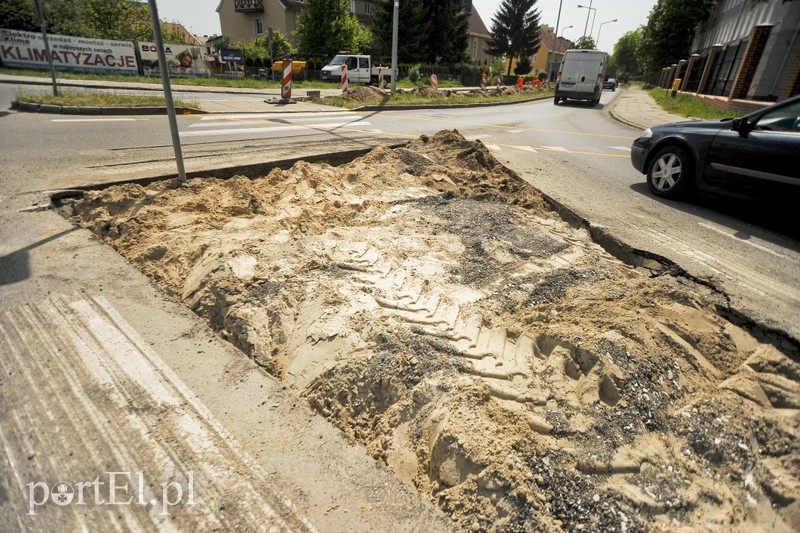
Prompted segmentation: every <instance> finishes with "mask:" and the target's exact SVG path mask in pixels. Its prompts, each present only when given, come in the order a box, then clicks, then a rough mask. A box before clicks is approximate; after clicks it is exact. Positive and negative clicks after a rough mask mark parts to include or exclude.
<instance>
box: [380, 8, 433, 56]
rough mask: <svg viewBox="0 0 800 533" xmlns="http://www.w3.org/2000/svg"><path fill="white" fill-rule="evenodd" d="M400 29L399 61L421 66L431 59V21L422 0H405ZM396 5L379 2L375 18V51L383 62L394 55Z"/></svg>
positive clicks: (399, 22) (398, 43)
mask: <svg viewBox="0 0 800 533" xmlns="http://www.w3.org/2000/svg"><path fill="white" fill-rule="evenodd" d="M399 15H400V17H399V21H398V28H397V61H398V62H400V63H421V62H423V61H425V60H426V59H427V58H428V35H429V33H430V21H429V19H428V10H427V7H426V5H425V2H424V1H423V0H403V1H402V2H400V13H399ZM393 16H394V2H392V1H391V0H388V1H384V2H379V3H378V5H377V7H376V9H375V16H374V17H373V18H372V33H373V45H372V46H373V51H374V54H375V55H376V56H378V57H380V58H389V57H390V56H391V53H392V24H393Z"/></svg>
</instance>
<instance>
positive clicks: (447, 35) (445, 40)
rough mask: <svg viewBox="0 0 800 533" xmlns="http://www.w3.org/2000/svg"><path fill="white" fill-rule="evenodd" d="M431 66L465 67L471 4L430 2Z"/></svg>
mask: <svg viewBox="0 0 800 533" xmlns="http://www.w3.org/2000/svg"><path fill="white" fill-rule="evenodd" d="M427 5H428V20H430V28H429V31H428V57H427V59H428V62H429V63H450V64H456V63H463V62H464V61H466V59H467V53H466V51H467V42H468V41H469V18H470V15H471V14H472V1H471V0H427Z"/></svg>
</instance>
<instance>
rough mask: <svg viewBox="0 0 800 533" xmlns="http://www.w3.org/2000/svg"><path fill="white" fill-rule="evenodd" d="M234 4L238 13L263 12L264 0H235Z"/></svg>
mask: <svg viewBox="0 0 800 533" xmlns="http://www.w3.org/2000/svg"><path fill="white" fill-rule="evenodd" d="M233 6H234V8H235V9H236V12H237V13H263V12H264V2H263V0H234V1H233Z"/></svg>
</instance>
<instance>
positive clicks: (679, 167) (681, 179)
mask: <svg viewBox="0 0 800 533" xmlns="http://www.w3.org/2000/svg"><path fill="white" fill-rule="evenodd" d="M693 180H694V162H693V161H692V158H691V155H690V154H689V152H687V151H686V149H685V148H682V147H680V146H666V147H664V148H662V149H661V150H659V151H658V152H656V154H655V156H653V159H652V160H651V161H650V165H649V166H648V168H647V186H648V187H650V191H651V192H652V193H653V194H655V195H656V196H660V197H662V198H680V197H682V196H685V195H686V194H687V193H688V192H689V190H690V188H691V186H692V181H693Z"/></svg>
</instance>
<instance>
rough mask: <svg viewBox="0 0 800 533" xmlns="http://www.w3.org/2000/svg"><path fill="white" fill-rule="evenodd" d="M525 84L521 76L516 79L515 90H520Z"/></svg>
mask: <svg viewBox="0 0 800 533" xmlns="http://www.w3.org/2000/svg"><path fill="white" fill-rule="evenodd" d="M524 84H525V80H523V79H522V76H520V77H519V78H517V88H519V89H522V86H523V85H524Z"/></svg>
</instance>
